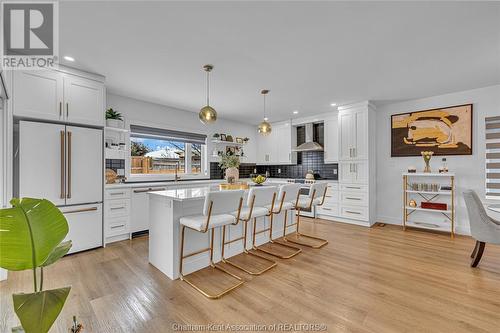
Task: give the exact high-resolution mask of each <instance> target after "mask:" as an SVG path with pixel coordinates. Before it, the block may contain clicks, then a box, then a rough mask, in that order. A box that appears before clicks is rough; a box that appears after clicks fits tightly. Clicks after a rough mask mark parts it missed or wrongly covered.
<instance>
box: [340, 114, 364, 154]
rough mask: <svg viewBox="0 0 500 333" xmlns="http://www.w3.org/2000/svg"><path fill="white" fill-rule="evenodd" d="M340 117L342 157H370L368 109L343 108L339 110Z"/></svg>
mask: <svg viewBox="0 0 500 333" xmlns="http://www.w3.org/2000/svg"><path fill="white" fill-rule="evenodd" d="M338 119H339V141H340V142H339V147H340V159H341V160H366V159H368V131H367V128H368V114H367V112H366V110H363V109H359V110H342V111H340V112H339V117H338Z"/></svg>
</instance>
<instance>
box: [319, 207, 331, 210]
mask: <svg viewBox="0 0 500 333" xmlns="http://www.w3.org/2000/svg"><path fill="white" fill-rule="evenodd" d="M321 209H324V210H332V209H331V208H326V207H321Z"/></svg>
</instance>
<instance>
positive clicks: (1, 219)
mask: <svg viewBox="0 0 500 333" xmlns="http://www.w3.org/2000/svg"><path fill="white" fill-rule="evenodd" d="M10 203H11V204H12V208H5V209H1V210H0V230H1V231H2V233H1V238H0V267H2V268H5V269H7V270H10V271H22V270H26V269H31V270H33V292H32V293H18V294H13V295H12V299H13V303H14V311H15V312H16V314H17V316H18V317H19V320H20V321H21V325H22V329H24V331H25V332H26V333H46V332H48V331H49V329H50V327H51V326H52V324H53V323H54V321H55V320H56V319H57V317H58V316H59V313H60V312H61V310H62V308H63V306H64V303H65V302H66V298H67V297H68V295H69V292H70V289H71V287H65V288H59V289H52V290H44V289H43V282H44V281H43V269H44V268H45V267H47V266H49V265H52V264H53V263H55V262H56V261H58V260H59V259H60V258H61V257H63V256H64V255H65V254H67V253H68V251H69V250H70V248H71V241H66V242H63V240H64V238H65V237H66V235H67V234H68V230H69V228H68V222H67V221H66V218H65V217H64V215H63V214H62V213H61V211H60V210H59V209H58V208H57V207H56V206H54V204H53V203H52V202H50V201H48V200H45V199H32V198H23V199H16V198H14V199H12V200H11V202H10ZM13 331H16V332H19V328H15V329H13Z"/></svg>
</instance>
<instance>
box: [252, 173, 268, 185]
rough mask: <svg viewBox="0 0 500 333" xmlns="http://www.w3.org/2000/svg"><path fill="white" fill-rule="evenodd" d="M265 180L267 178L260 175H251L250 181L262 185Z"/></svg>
mask: <svg viewBox="0 0 500 333" xmlns="http://www.w3.org/2000/svg"><path fill="white" fill-rule="evenodd" d="M266 180H267V178H266V177H264V176H262V175H257V176H254V177H252V182H254V183H255V184H256V185H262V184H263V183H264V182H265V181H266Z"/></svg>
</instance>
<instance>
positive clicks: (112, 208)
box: [109, 206, 125, 210]
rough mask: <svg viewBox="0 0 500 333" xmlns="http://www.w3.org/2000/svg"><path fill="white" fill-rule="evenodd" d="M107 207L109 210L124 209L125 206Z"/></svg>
mask: <svg viewBox="0 0 500 333" xmlns="http://www.w3.org/2000/svg"><path fill="white" fill-rule="evenodd" d="M109 209H110V210H118V209H125V206H121V207H110V208H109Z"/></svg>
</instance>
